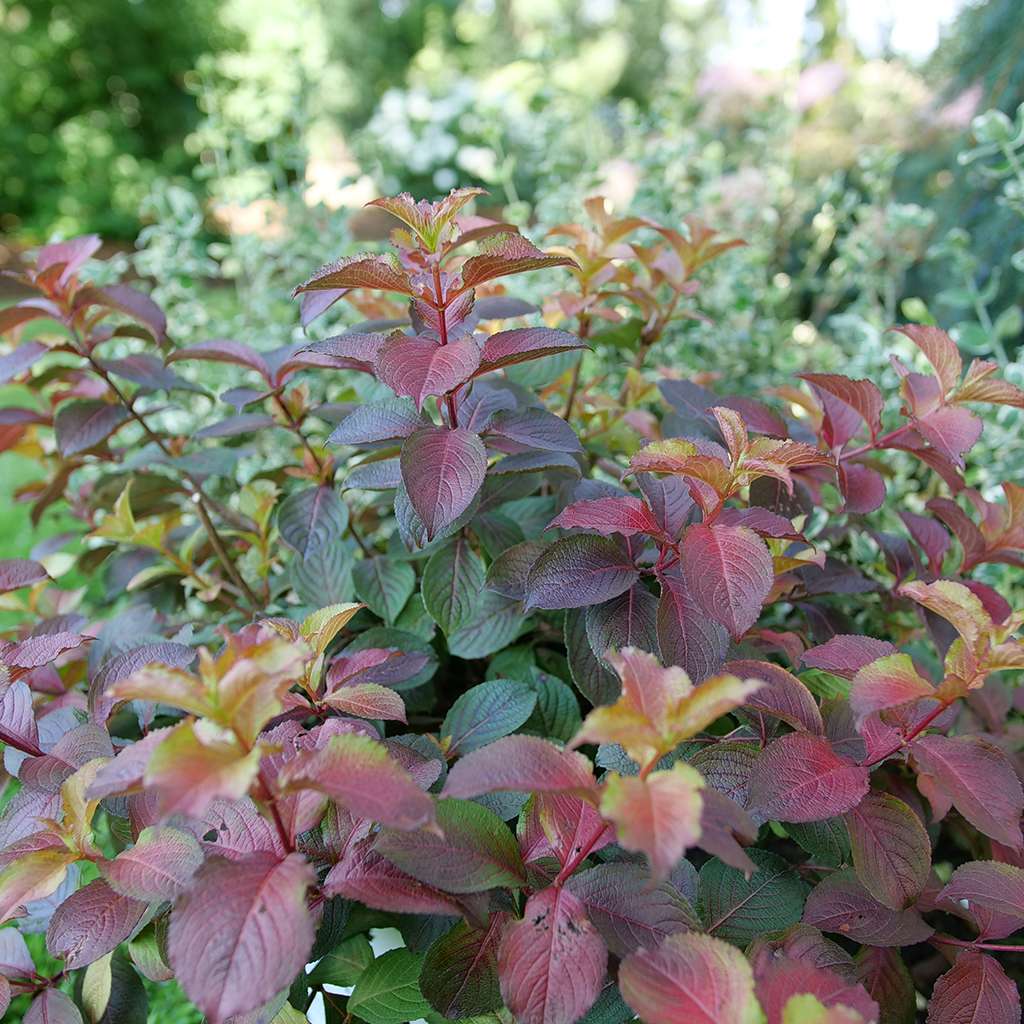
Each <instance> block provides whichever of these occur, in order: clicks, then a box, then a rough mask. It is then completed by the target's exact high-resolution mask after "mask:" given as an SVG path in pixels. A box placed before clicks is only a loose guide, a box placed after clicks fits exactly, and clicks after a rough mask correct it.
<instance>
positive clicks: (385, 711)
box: [320, 683, 405, 722]
mask: <svg viewBox="0 0 1024 1024" xmlns="http://www.w3.org/2000/svg"><path fill="white" fill-rule="evenodd" d="M320 703H321V704H326V705H327V706H328V707H332V708H335V709H336V710H338V711H340V712H341V713H342V714H343V715H355V717H356V718H374V719H377V718H379V719H381V720H383V721H386V722H404V721H405V701H403V700H402V698H401V697H400V696H399V695H398V694H397V693H395V691H394V690H390V689H388V687H386V686H381V685H380V684H379V683H348V684H346V685H345V686H342V687H339V688H338V689H337V690H334V691H332V692H331V693H328V694H327V695H326V696H325V697H323V698H322V699H321V701H320Z"/></svg>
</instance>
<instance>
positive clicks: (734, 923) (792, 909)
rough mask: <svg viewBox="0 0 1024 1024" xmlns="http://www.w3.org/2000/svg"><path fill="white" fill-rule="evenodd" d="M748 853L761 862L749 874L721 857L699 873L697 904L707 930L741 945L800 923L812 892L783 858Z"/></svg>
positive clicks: (760, 851) (754, 851) (755, 852)
mask: <svg viewBox="0 0 1024 1024" xmlns="http://www.w3.org/2000/svg"><path fill="white" fill-rule="evenodd" d="M747 853H748V854H749V856H750V859H751V860H752V861H753V862H754V863H755V864H756V865H757V870H756V871H755V872H754V873H753V874H752V875H751V876H750V878H749V879H747V878H745V877H744V875H743V872H742V871H737V870H736V868H731V867H729V866H728V865H727V864H724V863H723V862H722V861H720V860H711V861H708V863H707V864H705V865H704V866H703V867H702V868H701V869H700V876H699V889H698V907H699V910H700V915H701V917H702V918H703V920H704V924H705V926H706V928H707V931H708V934H709V935H714V936H716V937H717V938H720V939H725V940H726V941H727V942H732V943H734V944H735V945H737V946H745V945H746V944H747V943H748V942H751V941H752V940H753V939H755V938H756V937H757V936H758V935H763V934H764V933H765V932H775V931H781V930H782V929H783V928H788V927H789V926H790V925H791V924H796V923H797V921H799V920H800V918H801V916H802V914H803V909H804V900H805V899H806V898H807V893H808V891H809V887H808V886H807V885H805V884H804V882H802V881H801V880H800V878H799V877H798V876H797V874H796V872H794V871H793V869H792V868H791V867H790V866H789V864H788V863H787V862H786V861H785V860H783V859H782V858H781V857H779V856H777V855H776V854H774V853H768V852H767V851H765V850H757V849H753V848H750V849H748V850H747Z"/></svg>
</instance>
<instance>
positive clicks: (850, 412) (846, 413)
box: [797, 373, 885, 448]
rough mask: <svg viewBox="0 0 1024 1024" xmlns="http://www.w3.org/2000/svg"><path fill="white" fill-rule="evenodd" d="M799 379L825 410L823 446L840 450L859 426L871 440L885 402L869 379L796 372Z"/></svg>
mask: <svg viewBox="0 0 1024 1024" xmlns="http://www.w3.org/2000/svg"><path fill="white" fill-rule="evenodd" d="M797 376H798V377H800V378H801V379H802V380H805V381H807V383H808V384H810V385H811V387H812V388H814V391H815V393H816V394H817V395H818V398H819V399H820V400H821V404H822V405H823V406H824V408H825V416H826V422H827V423H828V427H827V428H826V430H827V433H826V437H825V443H826V444H827V445H828V446H829V447H830V448H842V447H843V445H844V444H846V442H847V441H849V440H850V438H852V437H853V435H854V434H856V432H857V430H858V429H859V427H860V423H861V422H863V423H865V424H867V428H868V430H869V431H870V433H871V436H872V438H874V437H875V436H876V435H877V434H878V431H879V430H880V429H881V426H882V409H883V408H884V405H885V402H884V400H883V398H882V393H881V392H880V391H879V390H878V387H877V386H876V385H875V384H874V383H873V382H872V381H870V380H854V379H852V378H850V377H843V376H841V375H840V374H836V373H800V374H797Z"/></svg>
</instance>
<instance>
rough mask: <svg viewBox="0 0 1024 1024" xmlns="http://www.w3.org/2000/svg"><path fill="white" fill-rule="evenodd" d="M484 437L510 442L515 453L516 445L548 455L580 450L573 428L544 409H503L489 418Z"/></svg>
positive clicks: (580, 446) (581, 449)
mask: <svg viewBox="0 0 1024 1024" xmlns="http://www.w3.org/2000/svg"><path fill="white" fill-rule="evenodd" d="M487 434H488V435H489V436H491V437H497V438H499V439H500V440H503V441H511V442H513V444H512V446H511V450H512V451H516V450H518V448H517V446H519V445H525V446H526V447H528V448H537V449H540V450H541V451H551V452H570V453H574V452H581V451H583V447H582V445H581V444H580V442H579V438H578V437H577V436H576V432H575V431H574V430H573V429H572V427H570V426H569V424H568V423H566V422H565V420H563V419H562V417H561V416H556V415H555V414H554V413H551V412H548V411H547V410H546V409H535V408H522V409H514V410H511V411H506V410H502V411H500V412H498V413H497V414H496V415H495V416H494V417H492V419H491V421H490V423H489V424H488V425H487ZM496 447H498V446H497V445H496ZM507 447H508V446H507Z"/></svg>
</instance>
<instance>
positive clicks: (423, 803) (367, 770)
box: [279, 733, 434, 829]
mask: <svg viewBox="0 0 1024 1024" xmlns="http://www.w3.org/2000/svg"><path fill="white" fill-rule="evenodd" d="M279 782H280V784H281V785H282V786H283V787H286V788H291V789H315V790H317V791H319V792H321V793H325V794H326V795H327V796H329V797H330V798H331V799H332V800H337V801H338V803H340V804H341V805H342V806H343V807H345V808H347V809H348V810H349V811H351V812H352V813H353V814H355V815H357V816H358V817H361V818H369V819H370V820H371V821H379V822H380V823H381V824H382V825H389V826H390V827H392V828H399V829H416V828H419V827H420V826H421V825H427V824H429V823H431V822H432V821H433V820H434V802H433V800H432V798H431V797H430V796H428V795H427V794H426V793H424V792H423V790H421V789H420V788H419V786H417V785H416V783H415V782H414V781H413V779H412V777H411V776H410V775H409V773H408V772H407V771H405V769H404V768H402V767H401V766H400V765H399V764H398V763H397V762H396V761H395V760H394V759H393V758H392V757H391V756H390V755H389V754H388V752H387V750H386V748H385V747H384V746H383V745H382V744H380V743H377V742H376V741H374V740H371V739H369V738H368V737H366V736H357V735H355V734H354V733H349V734H346V735H339V736H332V737H331V738H330V740H329V741H328V742H327V743H326V744H325V745H324V746H322V747H319V748H317V749H314V750H304V751H301V752H300V753H299V754H298V756H297V757H295V758H294V759H293V760H291V761H289V762H288V763H287V764H286V765H285V766H284V768H283V769H282V770H281V775H280V778H279Z"/></svg>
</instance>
